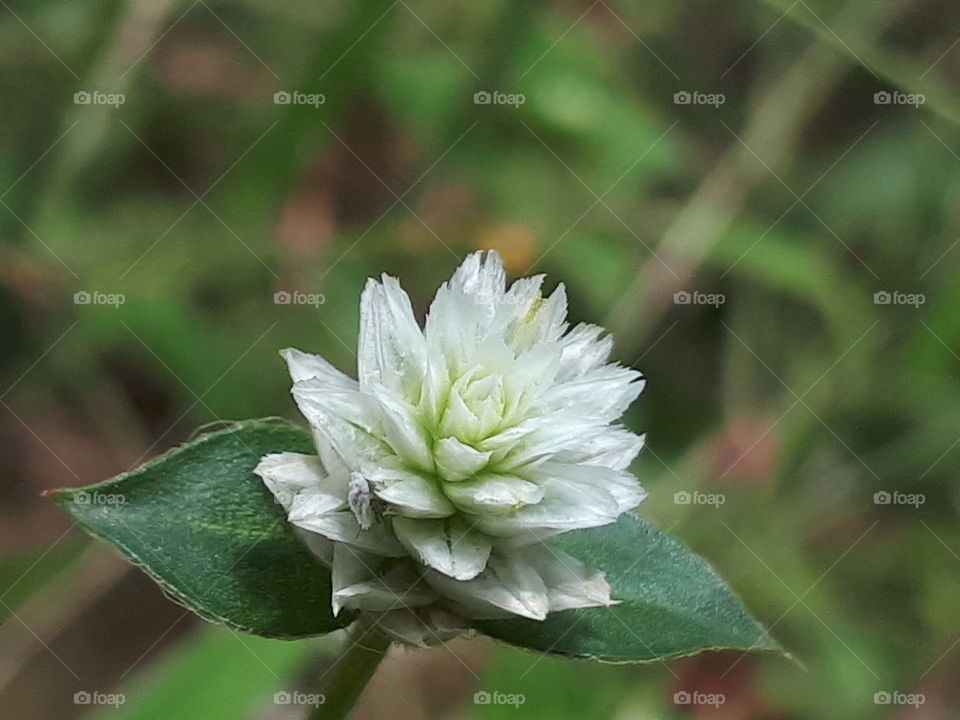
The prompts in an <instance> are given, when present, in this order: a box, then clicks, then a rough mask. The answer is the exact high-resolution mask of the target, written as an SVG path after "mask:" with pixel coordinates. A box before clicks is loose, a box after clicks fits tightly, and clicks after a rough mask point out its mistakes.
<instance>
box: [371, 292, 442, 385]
mask: <svg viewBox="0 0 960 720" xmlns="http://www.w3.org/2000/svg"><path fill="white" fill-rule="evenodd" d="M382 280H383V284H380V283H378V282H376V281H375V280H372V279H371V280H368V281H367V286H366V287H365V288H364V290H363V295H361V297H360V340H359V348H358V357H357V364H358V375H359V378H360V388H361V390H363V391H364V392H369V391H370V389H371V387H372V386H374V385H382V386H383V387H385V388H387V389H388V390H390V391H391V392H393V393H395V394H396V395H398V396H399V397H407V398H418V397H419V395H420V386H421V383H422V381H423V376H424V369H425V367H426V346H425V344H424V340H423V332H422V331H421V330H420V326H419V325H418V324H417V320H416V318H415V317H414V315H413V308H412V307H411V305H410V298H409V297H408V296H407V294H406V293H405V292H404V291H403V289H402V288H401V287H400V283H399V282H397V280H396V278H392V277H390V276H389V275H383V276H382Z"/></svg>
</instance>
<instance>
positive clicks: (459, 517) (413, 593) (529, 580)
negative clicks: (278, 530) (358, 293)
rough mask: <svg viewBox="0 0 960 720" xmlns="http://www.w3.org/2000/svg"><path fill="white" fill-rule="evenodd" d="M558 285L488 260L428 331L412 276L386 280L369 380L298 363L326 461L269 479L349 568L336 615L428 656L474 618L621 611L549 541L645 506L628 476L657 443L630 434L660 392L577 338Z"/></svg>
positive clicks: (442, 297) (599, 341)
mask: <svg viewBox="0 0 960 720" xmlns="http://www.w3.org/2000/svg"><path fill="white" fill-rule="evenodd" d="M542 282H543V276H537V277H530V278H524V279H522V280H519V281H517V282H515V283H514V284H513V285H512V286H511V287H510V288H509V289H507V287H506V276H505V273H504V269H503V265H502V262H501V260H500V258H499V256H497V255H496V254H495V253H492V252H491V253H488V254H487V255H486V257H484V256H483V255H482V254H481V253H475V254H473V255H471V256H470V257H468V258H467V259H466V261H465V262H464V263H463V265H461V266H460V268H459V269H458V270H457V271H456V273H455V274H454V276H453V278H452V279H451V280H450V282H449V283H445V284H444V285H443V287H441V288H440V290H439V292H438V293H437V296H436V298H435V299H434V301H433V304H432V305H431V306H430V312H429V315H428V317H427V321H426V327H425V329H423V330H421V328H420V327H419V325H418V324H417V321H416V319H415V318H414V314H413V310H412V308H411V305H410V299H409V298H408V297H407V295H406V293H404V291H403V290H402V289H401V288H400V285H399V283H398V282H397V280H396V279H395V278H392V277H389V276H386V275H384V276H383V279H382V283H378V282H376V281H374V280H370V281H369V282H368V284H367V287H366V289H365V290H364V292H363V296H362V299H361V305H360V341H359V353H358V375H359V381H356V380H353V379H351V378H349V377H348V376H346V375H344V374H343V373H341V372H339V371H338V370H336V369H334V367H333V366H332V365H330V364H329V363H328V362H326V361H325V360H323V359H322V358H320V357H318V356H316V355H309V354H306V353H303V352H300V351H298V350H292V349H289V350H285V351H283V356H284V358H285V359H286V361H287V364H288V366H289V369H290V375H291V377H292V378H293V382H294V385H293V396H294V398H295V399H296V402H297V405H298V406H299V408H300V411H301V412H302V413H303V414H304V416H305V417H306V419H307V420H308V421H309V423H310V426H311V428H312V430H313V435H314V438H315V442H316V446H317V451H318V453H319V457H315V456H311V455H300V454H296V453H278V454H273V455H267V456H266V457H264V458H263V459H262V460H261V461H260V464H259V466H258V467H257V469H256V472H257V474H258V475H259V476H260V477H261V478H263V480H264V482H265V483H266V485H267V487H269V488H270V490H271V491H272V492H273V494H274V496H275V497H276V499H277V501H278V502H280V503H281V504H282V505H283V507H284V508H285V510H286V511H287V516H288V519H289V521H290V523H292V524H293V525H294V526H296V527H297V528H299V529H300V530H301V531H303V535H304V538H305V540H306V542H307V544H308V545H309V547H310V548H311V549H312V550H313V551H314V552H315V553H316V554H317V555H318V556H319V557H320V558H321V560H322V561H323V562H324V563H326V564H327V565H328V566H329V567H330V568H331V570H332V577H333V598H332V602H333V609H334V612H339V611H340V609H341V608H349V609H353V610H362V611H368V612H374V613H378V614H380V617H379V620H378V622H379V624H380V626H381V627H382V628H383V629H384V630H386V631H387V632H389V633H391V634H392V635H393V636H394V637H396V638H397V639H400V640H403V641H406V642H412V643H416V644H427V643H432V642H436V641H438V640H440V639H444V638H446V637H449V636H451V635H453V634H456V633H458V632H461V631H463V630H464V629H465V628H467V627H468V626H469V622H468V620H469V619H470V618H477V619H479V618H497V617H509V616H513V615H519V616H523V617H528V618H535V619H538V620H542V619H543V618H545V617H546V616H547V613H549V612H552V611H555V610H564V609H568V608H579V607H594V606H600V605H610V604H612V603H614V602H616V601H615V600H613V599H611V597H610V586H609V585H608V584H607V581H606V579H605V578H604V576H603V573H601V572H597V571H594V570H591V569H590V568H587V567H584V565H583V564H582V563H580V562H579V561H578V560H576V559H574V558H573V557H571V556H569V555H566V554H564V553H561V552H559V551H557V550H555V549H552V548H550V547H548V545H547V544H545V543H544V542H542V541H543V540H544V539H545V538H547V537H549V536H551V535H556V534H558V533H563V532H566V531H568V530H575V529H578V528H590V527H596V526H600V525H605V524H607V523H612V522H614V521H615V520H616V519H617V517H618V516H619V515H620V514H622V513H624V512H626V511H628V510H630V509H631V508H633V507H635V506H636V505H637V504H639V503H640V501H641V500H643V498H644V495H645V493H644V491H643V490H642V489H641V488H640V486H639V484H638V483H637V481H636V479H635V478H634V477H633V476H632V475H630V474H629V473H627V472H626V468H627V467H628V465H629V464H630V462H631V461H632V460H633V458H634V457H635V456H636V455H637V453H638V452H639V451H640V448H641V446H642V444H643V439H642V438H641V437H638V436H637V435H634V434H633V433H631V432H630V431H628V430H627V429H626V428H624V427H623V426H621V425H618V424H614V423H615V421H616V420H617V419H618V418H619V417H620V416H621V414H622V413H623V412H624V410H625V409H626V408H627V406H628V405H629V404H630V403H631V402H633V400H634V399H636V397H637V395H639V393H640V391H641V389H642V387H643V381H642V380H641V378H640V375H639V373H637V372H636V371H634V370H631V369H629V368H625V367H622V366H619V365H616V364H609V363H608V362H607V359H608V356H609V354H610V350H611V344H612V343H611V339H610V338H609V337H602V336H601V335H602V330H601V328H599V327H596V326H593V325H578V326H577V327H575V328H573V329H572V330H568V325H567V323H566V310H567V308H566V295H565V292H564V288H563V286H562V285H561V286H559V287H558V288H557V290H556V291H555V292H554V293H553V294H552V295H550V297H548V298H544V297H543V296H542V295H541V293H540V286H541V284H542Z"/></svg>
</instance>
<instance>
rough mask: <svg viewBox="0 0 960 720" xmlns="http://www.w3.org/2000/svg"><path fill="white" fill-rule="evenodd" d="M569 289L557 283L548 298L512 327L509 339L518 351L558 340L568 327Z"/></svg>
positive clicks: (535, 305)
mask: <svg viewBox="0 0 960 720" xmlns="http://www.w3.org/2000/svg"><path fill="white" fill-rule="evenodd" d="M566 317H567V290H566V288H565V287H564V285H563V283H560V284H559V285H557V289H556V290H554V291H553V294H551V295H550V297H549V298H547V299H546V300H541V301H540V302H537V303H535V304H534V306H533V307H532V308H531V309H530V310H529V311H528V312H527V313H526V315H524V316H523V317H521V318H518V319H517V321H516V322H515V323H513V325H512V326H511V327H510V329H509V331H508V334H507V341H508V343H509V345H510V347H512V348H513V349H514V350H516V351H517V352H518V353H523V352H526V351H527V350H529V349H530V348H532V347H534V346H536V345H537V344H539V343H542V342H553V341H555V340H558V339H559V338H560V336H561V335H563V333H564V332H565V331H566V329H567V323H566Z"/></svg>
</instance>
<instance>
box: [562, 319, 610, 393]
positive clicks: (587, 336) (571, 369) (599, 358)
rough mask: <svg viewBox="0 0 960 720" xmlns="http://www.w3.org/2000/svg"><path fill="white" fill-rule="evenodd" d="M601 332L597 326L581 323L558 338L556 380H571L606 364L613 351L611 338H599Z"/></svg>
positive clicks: (608, 336) (601, 329)
mask: <svg viewBox="0 0 960 720" xmlns="http://www.w3.org/2000/svg"><path fill="white" fill-rule="evenodd" d="M603 332H604V330H603V328H601V327H598V326H597V325H588V324H585V323H581V324H579V325H577V326H576V327H575V328H573V329H572V330H571V331H570V332H568V333H567V334H566V335H564V336H563V337H562V338H560V346H561V348H562V350H561V355H560V371H559V373H558V375H557V379H558V380H560V381H562V382H566V381H568V380H573V379H575V378H578V377H580V376H581V375H584V374H585V373H587V372H589V371H590V370H593V369H595V368H598V367H600V366H601V365H603V364H605V363H606V361H607V358H609V357H610V353H611V351H612V350H613V337H611V336H610V335H607V336H606V337H601V335H602V334H603Z"/></svg>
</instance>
